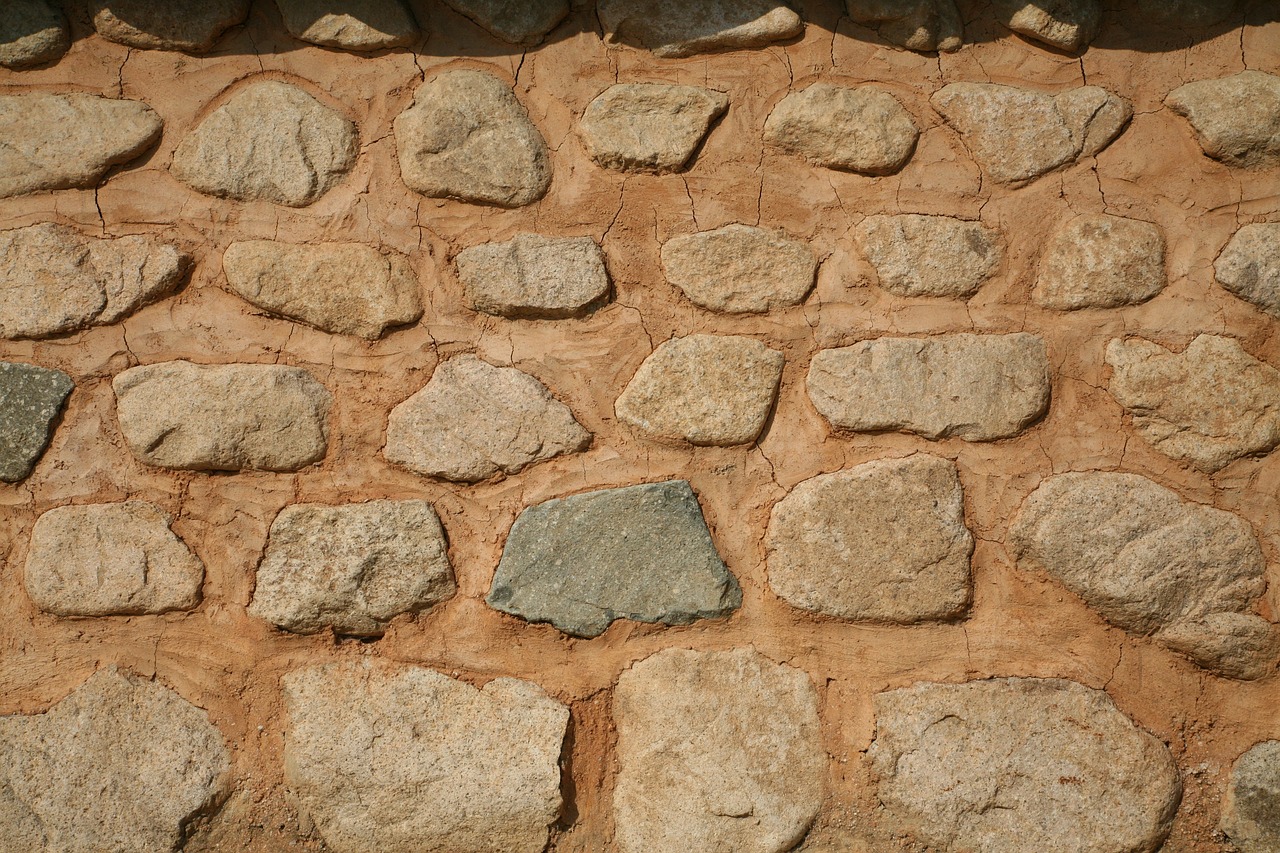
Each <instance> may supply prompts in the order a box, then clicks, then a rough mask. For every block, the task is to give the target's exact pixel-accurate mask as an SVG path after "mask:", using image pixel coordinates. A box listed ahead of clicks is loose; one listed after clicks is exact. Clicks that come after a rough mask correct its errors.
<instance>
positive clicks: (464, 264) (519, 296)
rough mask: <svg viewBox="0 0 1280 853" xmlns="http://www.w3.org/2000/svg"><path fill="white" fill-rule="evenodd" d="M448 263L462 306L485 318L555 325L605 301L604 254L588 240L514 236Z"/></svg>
mask: <svg viewBox="0 0 1280 853" xmlns="http://www.w3.org/2000/svg"><path fill="white" fill-rule="evenodd" d="M454 260H455V262H456V263H457V266H458V278H459V279H461V280H462V289H463V295H464V296H465V298H466V300H467V304H468V305H469V306H470V307H471V308H473V309H475V310H476V311H480V312H483V313H485V314H495V315H497V316H499V317H513V318H523V319H530V320H559V319H564V318H566V317H577V316H580V315H582V314H585V313H587V312H588V311H590V310H591V308H592V307H594V306H595V305H597V304H599V303H600V302H601V301H602V300H604V299H605V298H606V297H607V296H608V295H609V273H608V271H607V270H606V269H605V265H604V253H603V252H601V251H600V247H599V246H598V245H596V242H595V241H594V240H592V239H591V238H590V237H544V236H542V235H540V234H518V235H516V237H514V238H513V239H511V240H507V241H505V242H502V243H482V244H481V245H479V246H472V247H471V248H469V249H463V250H462V251H461V252H459V253H458V256H457V258H455V259H454Z"/></svg>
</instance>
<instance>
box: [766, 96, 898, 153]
mask: <svg viewBox="0 0 1280 853" xmlns="http://www.w3.org/2000/svg"><path fill="white" fill-rule="evenodd" d="M919 137H920V131H919V130H918V129H917V128H916V124H915V122H914V121H913V120H912V119H911V114H910V113H908V112H907V111H906V110H905V109H903V107H902V104H900V103H898V101H897V100H896V99H895V98H894V97H893V96H892V95H890V94H889V93H888V92H885V91H884V90H882V89H877V88H875V87H873V86H858V87H856V88H850V87H848V86H833V85H831V84H830V83H814V84H813V85H811V86H809V87H808V88H806V89H804V90H802V91H799V92H795V93H793V94H790V95H787V96H786V97H785V98H783V99H782V101H781V102H780V103H779V104H778V105H777V106H776V107H774V108H773V112H772V113H770V114H769V118H768V120H766V121H765V125H764V141H765V142H767V143H768V144H769V145H772V146H773V147H775V148H779V149H781V150H782V151H785V152H787V153H788V154H795V155H797V156H800V157H803V158H804V159H805V160H807V161H808V162H810V163H813V164H815V165H818V166H825V167H826V168H828V169H842V170H845V171H849V172H861V173H863V174H866V175H891V174H893V173H894V172H897V171H898V170H899V169H901V168H902V167H903V166H905V165H906V163H907V161H908V160H910V159H911V154H912V153H913V152H914V151H915V150H916V140H917V139H919Z"/></svg>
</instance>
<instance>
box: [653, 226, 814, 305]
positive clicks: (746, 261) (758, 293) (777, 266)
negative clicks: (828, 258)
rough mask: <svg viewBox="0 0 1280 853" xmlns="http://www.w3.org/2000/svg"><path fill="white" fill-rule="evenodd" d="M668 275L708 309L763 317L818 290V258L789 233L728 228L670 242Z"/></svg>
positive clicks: (664, 266)
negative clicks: (815, 287) (813, 290)
mask: <svg viewBox="0 0 1280 853" xmlns="http://www.w3.org/2000/svg"><path fill="white" fill-rule="evenodd" d="M662 271H663V273H664V274H665V275H666V277H667V281H669V282H671V283H672V284H674V285H675V286H676V287H678V288H680V289H681V290H683V291H684V295H685V296H687V297H689V299H690V300H692V301H693V302H694V303H696V304H697V305H701V306H702V307H703V308H707V309H709V310H711V311H723V312H725V313H728V314H763V313H765V312H766V311H772V310H774V309H775V308H786V307H789V306H792V305H799V304H800V303H801V302H803V301H804V298H805V297H806V296H808V295H809V291H810V290H812V289H813V282H814V277H815V276H816V275H817V273H818V259H817V258H816V257H814V254H813V250H811V249H810V248H809V246H808V245H807V244H805V243H803V242H801V241H799V240H795V239H792V238H791V237H789V236H787V234H786V232H783V231H771V230H768V229H765V228H756V227H753V226H751V225H726V226H725V227H723V228H717V229H716V230H714V231H700V232H698V233H697V234H685V235H683V236H681V237H673V238H672V239H670V240H668V241H667V242H666V243H665V244H663V246H662Z"/></svg>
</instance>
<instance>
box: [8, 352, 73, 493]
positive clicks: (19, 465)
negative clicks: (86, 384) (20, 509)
mask: <svg viewBox="0 0 1280 853" xmlns="http://www.w3.org/2000/svg"><path fill="white" fill-rule="evenodd" d="M73 388H75V383H74V382H72V381H71V377H70V376H68V375H67V374H65V373H63V372H62V371H60V370H50V369H48V368H45V367H36V366H35V365H34V364H22V363H20V362H15V361H0V480H3V481H4V482H6V483H16V482H18V481H19V480H25V479H26V478H27V477H28V476H29V475H30V474H31V471H32V469H34V468H35V467H36V462H38V461H39V460H40V457H41V456H43V455H44V451H45V448H46V447H48V446H49V441H50V439H52V438H53V430H54V422H55V421H56V420H57V418H58V415H59V414H60V413H61V412H62V406H63V404H65V403H66V402H67V397H69V396H70V395H71V390H72V389H73Z"/></svg>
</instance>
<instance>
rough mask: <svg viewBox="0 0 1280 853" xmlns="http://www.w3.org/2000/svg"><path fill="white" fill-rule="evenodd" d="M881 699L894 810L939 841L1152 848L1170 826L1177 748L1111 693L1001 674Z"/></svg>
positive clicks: (886, 786) (905, 823)
mask: <svg viewBox="0 0 1280 853" xmlns="http://www.w3.org/2000/svg"><path fill="white" fill-rule="evenodd" d="M872 702H873V706H874V710H875V718H876V738H875V740H874V741H873V742H872V744H871V749H870V750H869V751H868V753H867V754H868V757H869V758H870V759H871V765H872V770H873V772H874V773H875V774H876V775H877V776H878V777H879V780H878V781H879V792H878V795H879V801H880V803H881V804H882V806H883V809H884V812H883V814H884V817H885V819H886V820H887V822H888V823H889V824H890V825H891V826H893V827H895V828H896V829H897V830H898V831H899V832H902V833H904V834H909V835H911V836H913V837H914V838H916V839H917V840H918V841H919V842H923V843H924V844H927V845H929V847H930V849H936V850H949V851H961V850H981V851H983V853H1023V851H1027V850H1053V851H1060V852H1061V853H1142V851H1148V853H1149V851H1153V850H1156V849H1158V848H1159V847H1160V845H1161V843H1162V842H1163V841H1164V839H1165V837H1166V836H1167V835H1168V834H1169V829H1170V827H1171V825H1172V823H1173V816H1174V813H1175V812H1176V811H1177V808H1178V803H1179V801H1180V800H1181V797H1182V783H1181V780H1180V777H1179V775H1178V767H1177V765H1176V764H1175V763H1174V760H1173V756H1172V755H1171V754H1170V753H1169V750H1168V748H1167V747H1166V746H1165V745H1164V744H1163V743H1161V742H1160V741H1159V740H1157V739H1156V738H1155V737H1152V736H1151V735H1150V734H1148V733H1147V732H1145V731H1143V730H1142V729H1140V728H1138V727H1137V726H1135V725H1134V724H1133V722H1132V721H1130V720H1129V718H1128V717H1126V716H1125V715H1124V714H1122V713H1121V712H1120V711H1119V709H1117V708H1116V706H1115V703H1114V702H1112V701H1111V697H1109V696H1107V694H1106V693H1104V692H1103V691H1101V690H1092V689H1090V688H1088V687H1085V686H1084V685H1081V684H1076V683H1075V682H1071V681H1062V680H1059V679H1040V678H996V679H991V680H989V681H971V682H969V683H967V684H932V683H922V684H916V685H914V686H912V687H906V688H902V689H899V690H890V691H888V692H885V693H880V694H878V695H876V696H875V697H873V700H872Z"/></svg>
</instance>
